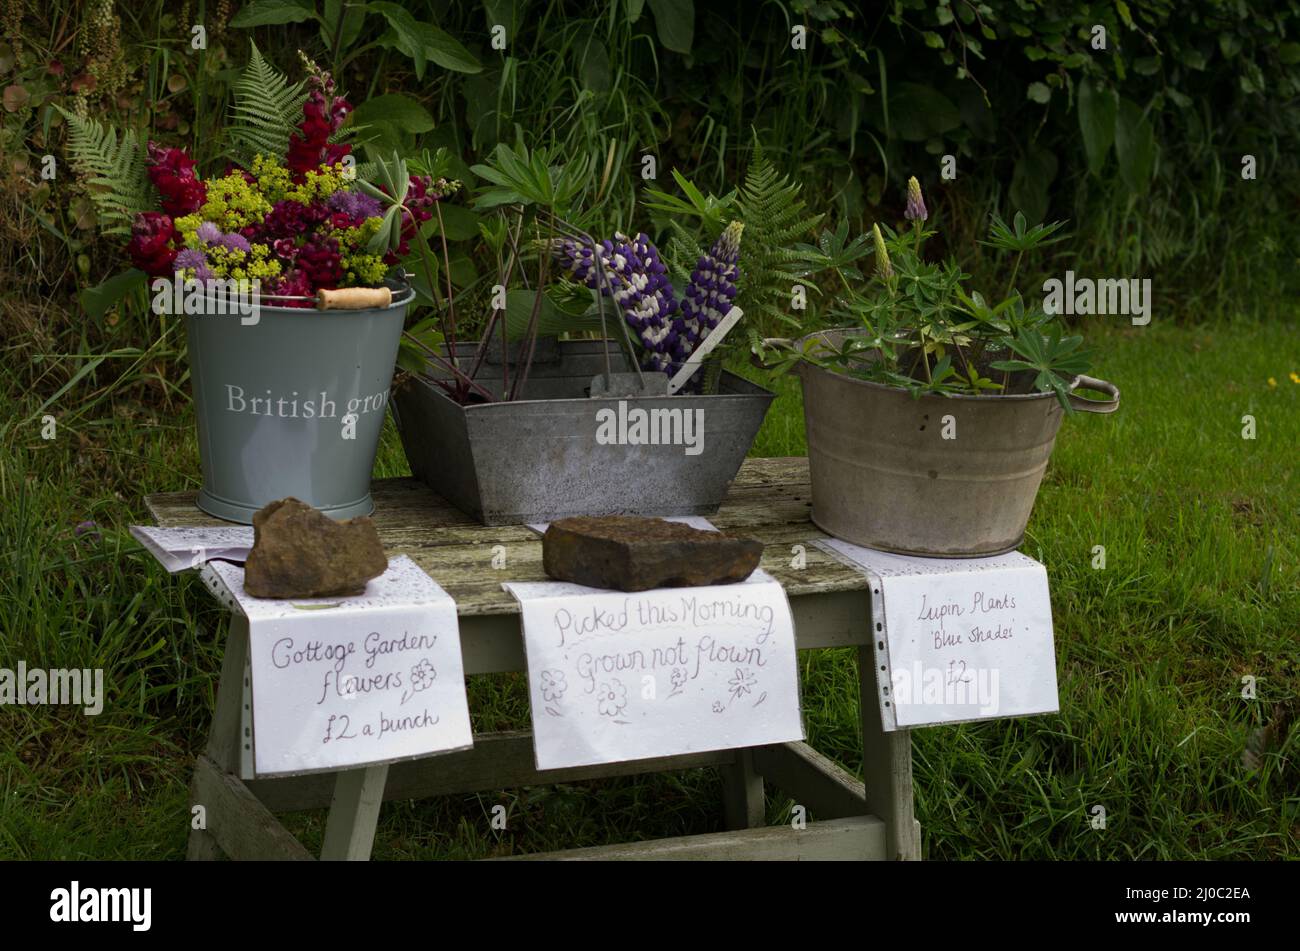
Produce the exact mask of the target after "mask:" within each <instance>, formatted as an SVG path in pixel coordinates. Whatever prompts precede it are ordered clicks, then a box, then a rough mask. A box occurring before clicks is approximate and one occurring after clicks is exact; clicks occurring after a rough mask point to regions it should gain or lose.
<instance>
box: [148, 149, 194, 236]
mask: <svg viewBox="0 0 1300 951" xmlns="http://www.w3.org/2000/svg"><path fill="white" fill-rule="evenodd" d="M148 151H149V157H148V169H147V171H148V174H149V181H151V182H152V183H153V186H154V188H156V189H158V194H159V196H160V197H161V199H162V207H163V211H165V212H167V214H169V215H171V216H172V217H174V218H180V217H181V216H183V215H190V214H193V213H194V212H196V211H198V210H199V206H200V205H202V204H203V202H204V201H206V200H207V196H208V187H207V186H206V185H205V184H203V182H201V181H199V178H198V176H197V175H196V174H194V159H192V158H190V157H189V156H188V155H186V154H185V150H184V149H176V148H164V147H163V146H160V145H158V144H157V143H155V142H150V143H149V150H148Z"/></svg>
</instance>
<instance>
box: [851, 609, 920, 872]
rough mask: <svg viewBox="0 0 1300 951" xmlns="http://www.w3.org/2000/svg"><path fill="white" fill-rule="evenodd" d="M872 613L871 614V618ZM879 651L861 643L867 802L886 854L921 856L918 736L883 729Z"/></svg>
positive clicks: (859, 655) (861, 698) (863, 771)
mask: <svg viewBox="0 0 1300 951" xmlns="http://www.w3.org/2000/svg"><path fill="white" fill-rule="evenodd" d="M870 616H871V615H870V614H869V613H868V614H867V617H870ZM880 673H881V671H879V670H878V669H877V668H876V661H875V654H874V652H873V651H872V649H871V648H870V647H859V648H858V685H859V691H858V703H859V705H860V707H861V716H862V780H863V782H864V783H865V785H866V796H867V806H868V807H869V808H870V809H871V811H872V812H873V813H874V814H875V815H877V816H879V817H880V818H881V819H882V820H884V823H885V848H886V853H885V854H886V855H888V856H890V857H892V858H895V859H919V858H920V857H921V836H920V832H919V831H918V826H917V824H916V821H915V819H914V818H913V814H912V735H911V733H909V732H908V731H907V730H896V731H894V732H892V733H886V732H884V730H883V729H882V728H881V726H882V724H881V719H880V699H879V695H878V694H877V692H876V677H877V675H878V674H880Z"/></svg>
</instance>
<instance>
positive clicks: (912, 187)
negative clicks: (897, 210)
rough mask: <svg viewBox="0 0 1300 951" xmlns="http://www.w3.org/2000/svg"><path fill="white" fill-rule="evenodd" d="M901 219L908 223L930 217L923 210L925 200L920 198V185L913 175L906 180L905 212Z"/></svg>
mask: <svg viewBox="0 0 1300 951" xmlns="http://www.w3.org/2000/svg"><path fill="white" fill-rule="evenodd" d="M903 217H904V218H906V219H907V220H908V221H925V219H926V218H928V217H930V215H929V213H928V212H927V211H926V210H925V199H924V198H922V197H921V183H920V182H918V181H917V180H916V176H915V175H913V176H912V177H911V178H909V179H908V180H907V210H906V211H904V212H903Z"/></svg>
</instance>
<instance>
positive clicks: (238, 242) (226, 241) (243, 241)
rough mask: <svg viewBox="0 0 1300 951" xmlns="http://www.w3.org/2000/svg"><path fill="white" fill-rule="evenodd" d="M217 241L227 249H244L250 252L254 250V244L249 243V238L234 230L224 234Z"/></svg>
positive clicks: (245, 251) (246, 252)
mask: <svg viewBox="0 0 1300 951" xmlns="http://www.w3.org/2000/svg"><path fill="white" fill-rule="evenodd" d="M217 243H218V244H219V245H221V246H222V247H223V248H225V249H226V250H227V251H243V252H244V253H245V254H248V253H249V252H251V251H252V250H253V246H252V245H250V244H249V243H248V239H247V238H245V237H244V236H243V235H242V234H237V233H235V232H233V231H232V232H231V233H230V234H223V235H222V236H221V239H220V240H219V241H218V242H217Z"/></svg>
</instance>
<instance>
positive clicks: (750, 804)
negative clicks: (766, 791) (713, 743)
mask: <svg viewBox="0 0 1300 951" xmlns="http://www.w3.org/2000/svg"><path fill="white" fill-rule="evenodd" d="M735 752H736V761H735V763H733V764H731V765H730V766H722V767H720V769H721V771H722V795H723V807H724V810H725V814H726V820H727V828H728V829H753V828H756V827H758V826H761V825H765V824H766V822H767V803H766V801H765V799H764V797H763V776H762V774H760V773H759V772H758V771H757V770H755V769H754V754H753V752H752V751H750V750H747V749H741V750H736V751H735Z"/></svg>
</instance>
